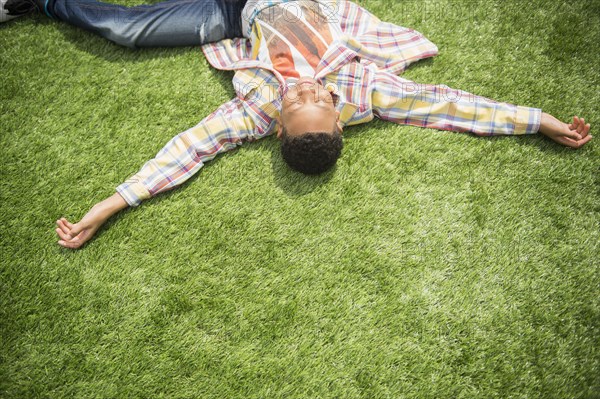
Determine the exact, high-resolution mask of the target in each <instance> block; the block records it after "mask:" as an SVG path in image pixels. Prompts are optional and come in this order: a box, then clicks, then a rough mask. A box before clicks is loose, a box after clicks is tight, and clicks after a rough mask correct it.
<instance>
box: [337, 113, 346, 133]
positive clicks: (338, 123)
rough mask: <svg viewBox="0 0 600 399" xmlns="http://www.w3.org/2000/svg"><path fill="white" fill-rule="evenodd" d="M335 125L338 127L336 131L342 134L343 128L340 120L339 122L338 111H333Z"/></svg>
mask: <svg viewBox="0 0 600 399" xmlns="http://www.w3.org/2000/svg"><path fill="white" fill-rule="evenodd" d="M335 125H336V126H337V128H338V132H340V134H343V133H344V128H343V126H342V122H340V111H335Z"/></svg>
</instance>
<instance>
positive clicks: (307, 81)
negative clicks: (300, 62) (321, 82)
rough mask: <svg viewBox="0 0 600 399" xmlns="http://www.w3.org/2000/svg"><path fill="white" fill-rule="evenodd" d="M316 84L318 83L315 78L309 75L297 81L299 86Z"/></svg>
mask: <svg viewBox="0 0 600 399" xmlns="http://www.w3.org/2000/svg"><path fill="white" fill-rule="evenodd" d="M315 84H317V81H316V80H314V79H313V78H311V77H308V76H305V77H302V78H300V79H298V81H297V82H296V85H297V86H301V85H315Z"/></svg>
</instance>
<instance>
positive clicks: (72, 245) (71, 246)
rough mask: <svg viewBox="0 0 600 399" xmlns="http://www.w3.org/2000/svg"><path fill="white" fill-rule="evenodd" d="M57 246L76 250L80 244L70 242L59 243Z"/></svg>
mask: <svg viewBox="0 0 600 399" xmlns="http://www.w3.org/2000/svg"><path fill="white" fill-rule="evenodd" d="M58 245H60V246H61V247H63V248H69V249H77V248H79V247H81V245H82V243H80V242H70V241H62V240H61V241H59V242H58Z"/></svg>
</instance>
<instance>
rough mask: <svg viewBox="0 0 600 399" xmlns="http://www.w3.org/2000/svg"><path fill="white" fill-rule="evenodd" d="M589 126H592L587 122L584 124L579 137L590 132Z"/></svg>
mask: <svg viewBox="0 0 600 399" xmlns="http://www.w3.org/2000/svg"><path fill="white" fill-rule="evenodd" d="M591 128H592V126H591V125H590V124H589V123H588V124H587V125H585V127H584V129H583V132H582V133H581V137H587V135H588V134H589V133H590V129H591Z"/></svg>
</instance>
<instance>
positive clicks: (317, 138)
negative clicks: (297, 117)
mask: <svg viewBox="0 0 600 399" xmlns="http://www.w3.org/2000/svg"><path fill="white" fill-rule="evenodd" d="M282 133H283V134H282V140H281V155H283V159H284V160H285V162H286V163H287V164H288V165H289V166H290V167H291V168H292V169H294V170H297V171H298V172H301V173H304V174H307V175H317V174H319V173H323V172H325V171H327V170H329V169H330V168H331V167H332V166H333V165H335V163H336V162H337V160H338V158H339V157H340V155H342V147H343V146H344V144H343V141H342V135H341V133H340V132H339V131H337V130H336V131H335V132H333V133H331V132H329V133H327V132H320V133H304V134H301V135H298V136H290V135H289V134H287V132H286V131H285V129H283V132H282Z"/></svg>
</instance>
